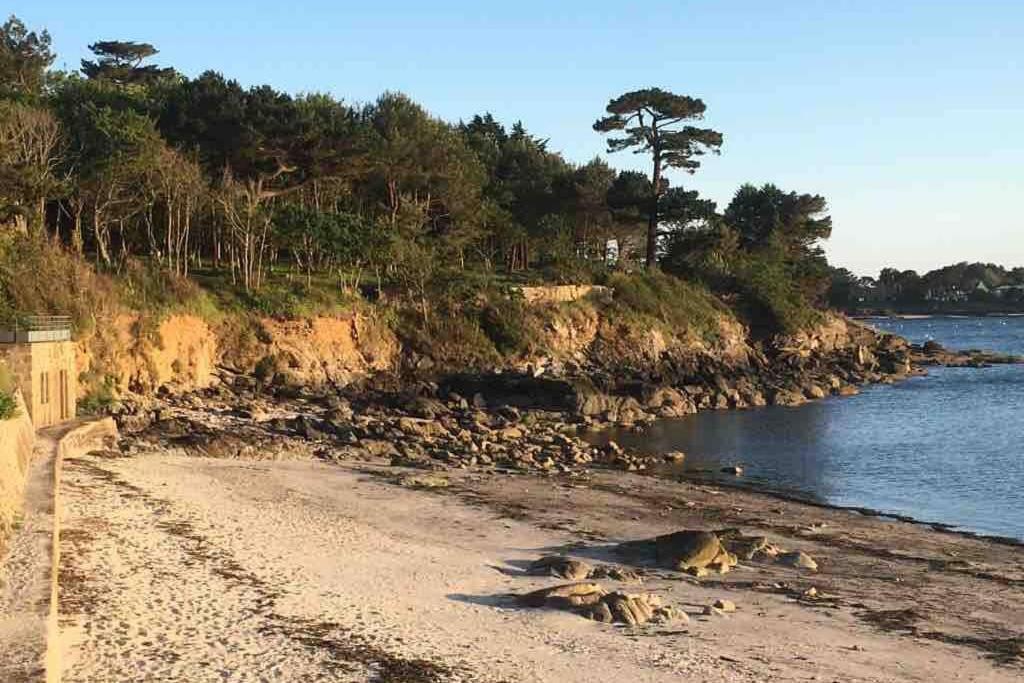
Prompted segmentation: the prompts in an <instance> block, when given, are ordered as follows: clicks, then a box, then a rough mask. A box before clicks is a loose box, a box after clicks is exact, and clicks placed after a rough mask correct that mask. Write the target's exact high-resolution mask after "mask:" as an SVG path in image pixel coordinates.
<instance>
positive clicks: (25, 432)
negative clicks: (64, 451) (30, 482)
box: [0, 391, 35, 555]
mask: <svg viewBox="0 0 1024 683" xmlns="http://www.w3.org/2000/svg"><path fill="white" fill-rule="evenodd" d="M14 396H15V400H16V401H17V403H18V414H17V415H15V416H14V417H13V418H11V419H9V420H3V421H0V550H2V548H3V547H4V544H5V541H6V539H7V537H8V535H9V534H10V533H11V530H12V529H13V527H14V523H15V520H16V519H17V516H18V513H19V511H20V510H21V503H22V496H23V495H24V492H25V474H26V472H27V471H28V465H29V462H30V461H31V459H32V447H33V445H34V444H35V431H34V430H33V428H32V421H31V420H30V419H29V416H28V409H27V407H26V405H25V399H24V398H23V397H22V395H21V392H20V391H15V392H14ZM0 555H2V552H0Z"/></svg>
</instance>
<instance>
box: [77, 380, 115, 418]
mask: <svg viewBox="0 0 1024 683" xmlns="http://www.w3.org/2000/svg"><path fill="white" fill-rule="evenodd" d="M116 404H117V388H116V387H115V386H114V382H113V380H112V379H111V378H109V377H107V378H104V379H103V380H102V381H99V382H94V383H92V389H90V390H89V391H88V392H87V393H86V394H85V395H84V396H82V398H80V399H78V413H79V414H80V415H102V414H104V413H109V412H110V410H111V408H113V407H114V406H115V405H116Z"/></svg>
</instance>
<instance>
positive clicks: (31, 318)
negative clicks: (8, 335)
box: [12, 315, 71, 332]
mask: <svg viewBox="0 0 1024 683" xmlns="http://www.w3.org/2000/svg"><path fill="white" fill-rule="evenodd" d="M12 327H13V329H14V331H15V332H19V331H25V332H55V331H58V330H70V329H71V316H70V315H26V316H23V317H21V318H16V319H15V320H14V321H13V326H12Z"/></svg>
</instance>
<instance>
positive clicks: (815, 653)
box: [60, 452, 1024, 683]
mask: <svg viewBox="0 0 1024 683" xmlns="http://www.w3.org/2000/svg"><path fill="white" fill-rule="evenodd" d="M402 473H403V470H402V469H401V468H393V467H387V466H381V465H380V464H379V463H377V464H374V463H360V462H350V463H344V464H340V465H339V464H325V463H320V462H316V461H310V460H306V459H300V460H296V461H292V462H257V461H247V460H214V459H207V458H196V457H185V456H181V455H175V454H169V453H166V452H154V453H149V454H141V455H135V456H132V457H125V456H120V455H115V454H103V453H100V454H94V455H90V456H86V457H83V458H78V459H74V460H72V461H70V462H67V463H66V464H65V470H64V479H63V482H62V485H63V487H64V495H65V503H64V509H63V511H62V521H63V525H64V529H65V531H64V546H65V547H64V549H63V550H64V553H63V559H62V565H61V568H60V570H61V576H62V582H61V584H62V585H61V591H62V592H61V600H60V607H61V614H62V639H63V641H64V642H63V648H64V650H65V656H64V662H65V672H64V680H66V681H69V682H78V681H104V682H113V681H140V680H147V681H157V680H163V681H367V680H377V681H390V682H397V681H403V682H416V681H427V682H429V681H481V682H484V681H486V682H491V681H495V682H497V681H510V682H511V681H537V682H542V681H544V682H547V681H552V682H554V681H557V682H558V683H569V682H574V681H592V680H594V679H595V677H598V678H600V679H602V680H604V679H607V680H623V681H678V680H705V681H723V682H725V681H842V682H844V683H847V682H868V681H871V682H882V681H979V682H980V681H985V682H998V681H1018V680H1020V677H1021V676H1022V674H1024V668H1022V661H1024V660H1022V657H1021V654H1022V643H1024V552H1022V550H1021V549H1020V548H1019V547H1016V546H1011V545H1004V544H998V543H993V542H990V541H985V540H980V539H972V538H968V537H964V536H960V535H955V534H949V533H941V532H937V531H933V530H931V529H929V528H928V527H925V526H921V525H914V524H908V523H905V522H899V521H889V520H884V519H879V518H873V517H867V516H863V515H860V514H857V513H855V512H851V511H841V510H831V509H825V508H815V507H809V506H806V505H802V504H800V503H796V502H790V501H782V500H778V499H775V498H772V497H769V496H766V495H762V494H758V493H751V492H744V491H739V490H726V489H720V488H715V487H712V486H707V485H701V484H694V483H679V482H673V481H668V480H661V479H655V478H652V477H645V476H640V475H634V474H627V473H616V472H600V471H598V472H594V473H592V474H591V475H590V476H588V477H583V478H579V477H577V478H570V477H561V476H550V477H544V476H533V475H516V476H512V475H506V474H492V473H480V472H471V471H451V472H447V473H445V474H444V478H445V479H446V480H447V481H448V486H446V487H440V488H433V489H429V490H421V489H414V488H410V487H408V486H402V485H399V484H398V483H396V477H399V476H400V475H401V474H402ZM726 527H739V528H741V529H743V530H744V531H748V532H752V533H758V534H763V535H766V536H768V537H769V538H770V539H771V540H772V542H774V543H777V544H778V545H780V546H783V547H786V548H788V549H799V550H804V551H805V552H807V553H808V554H810V555H811V556H812V557H814V558H815V560H816V561H817V562H818V565H819V570H818V571H817V572H810V571H807V570H801V569H795V568H790V567H784V566H781V565H778V564H766V563H760V562H743V563H741V566H739V567H737V568H735V569H734V570H733V571H732V572H730V573H729V574H726V575H723V576H718V575H712V576H709V577H705V578H701V579H695V578H693V577H690V576H688V575H685V574H682V573H679V572H674V571H669V570H665V569H656V568H651V567H638V568H637V569H638V570H640V571H642V572H644V574H645V576H644V581H643V583H642V584H640V585H637V584H623V585H619V584H618V583H617V582H615V581H611V580H602V581H601V583H602V584H605V585H606V587H607V588H608V589H622V590H625V591H627V592H639V591H642V592H646V593H653V594H656V595H658V596H659V597H660V598H661V599H662V600H663V601H665V602H667V603H669V604H672V605H674V606H676V607H678V608H680V609H681V610H684V611H685V612H687V613H688V615H689V618H688V619H684V620H680V621H677V622H675V623H672V624H659V625H654V624H645V625H643V626H637V627H627V626H621V625H616V626H612V625H606V624H600V623H596V622H592V621H589V620H587V619H584V618H581V617H580V616H578V615H576V614H573V613H570V612H566V611H558V610H548V609H526V608H522V607H520V606H519V605H518V604H517V603H516V601H515V599H514V598H513V596H514V595H517V594H521V593H525V592H527V591H530V590H532V589H536V588H541V587H544V586H550V585H556V584H557V583H558V582H559V580H558V579H555V578H551V577H539V576H528V575H525V574H524V571H523V568H524V567H525V566H526V565H527V564H528V563H529V562H531V561H533V560H535V559H537V558H538V557H540V556H541V555H544V554H550V553H553V552H558V553H563V554H567V555H570V556H573V557H577V558H580V559H585V560H587V561H590V562H610V563H621V559H620V558H619V557H618V556H617V555H616V554H615V553H614V552H612V551H613V548H614V546H615V544H617V543H619V542H622V541H626V540H635V539H640V538H646V537H650V536H653V535H656V534H660V533H665V532H669V531H673V530H676V529H680V528H694V529H721V528H726ZM812 587H813V588H814V589H815V590H814V591H808V589H810V588H812ZM718 599H727V600H730V601H732V602H734V603H735V605H736V611H735V612H732V613H728V614H711V615H708V616H705V615H704V614H703V612H704V608H705V607H706V606H708V605H711V604H712V602H713V601H715V600H718Z"/></svg>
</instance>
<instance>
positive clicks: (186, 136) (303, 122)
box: [159, 71, 363, 291]
mask: <svg viewBox="0 0 1024 683" xmlns="http://www.w3.org/2000/svg"><path fill="white" fill-rule="evenodd" d="M159 126H160V130H161V131H162V132H163V134H164V135H165V136H166V137H167V138H168V139H169V140H170V141H171V142H172V143H174V144H176V145H178V146H181V147H184V148H186V149H190V150H191V149H194V150H196V152H197V154H198V157H199V159H200V161H201V162H202V164H203V165H204V166H205V168H206V172H207V174H208V175H209V176H210V177H211V178H213V179H215V184H216V187H215V189H216V190H217V191H216V192H215V193H214V197H215V199H216V205H217V206H218V207H219V209H220V213H221V215H222V216H223V218H224V221H225V225H226V227H227V232H228V234H229V235H230V237H231V241H230V243H229V247H230V249H231V254H230V255H231V265H232V273H233V274H235V273H237V274H238V275H240V277H241V281H242V285H243V286H244V287H245V289H246V290H247V291H248V290H253V289H258V288H259V287H260V286H261V284H262V281H263V271H264V267H265V265H266V257H267V256H268V251H269V249H270V246H271V245H270V241H269V236H270V228H271V224H272V218H273V211H272V210H271V209H270V208H268V206H267V205H268V203H270V202H272V201H274V200H276V199H277V198H282V197H285V196H286V195H293V194H297V193H299V192H300V191H301V190H302V189H304V188H305V187H307V186H309V185H310V184H312V183H313V182H315V181H317V180H321V179H327V178H336V177H340V176H344V175H346V174H351V173H354V172H355V171H356V170H357V169H359V168H361V167H360V161H361V159H362V155H363V151H362V149H361V147H362V146H363V144H362V142H361V131H360V122H359V121H358V119H357V116H356V113H355V112H353V111H352V110H351V109H349V108H348V107H346V106H345V105H343V104H342V103H341V102H338V101H336V100H334V99H332V98H330V97H327V96H324V95H307V96H303V97H298V98H294V97H291V96H290V95H287V94H285V93H281V92H278V91H276V90H274V89H273V88H271V87H270V86H266V85H264V86H258V87H253V88H249V89H248V90H246V89H244V88H242V86H241V85H239V84H238V82H237V81H233V80H228V79H225V78H224V77H223V76H221V75H220V74H218V73H215V72H212V71H208V72H206V73H204V74H202V75H201V76H199V78H196V79H194V80H190V81H184V82H182V83H181V84H179V85H178V86H177V87H175V88H173V89H171V90H170V91H169V92H167V93H166V95H165V99H164V101H163V106H162V109H161V112H160V121H159Z"/></svg>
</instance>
